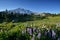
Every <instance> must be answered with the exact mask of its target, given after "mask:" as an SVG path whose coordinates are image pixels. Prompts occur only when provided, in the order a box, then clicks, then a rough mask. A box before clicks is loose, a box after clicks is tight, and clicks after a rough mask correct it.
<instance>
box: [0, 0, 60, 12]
mask: <svg viewBox="0 0 60 40" xmlns="http://www.w3.org/2000/svg"><path fill="white" fill-rule="evenodd" d="M16 8H24V9H27V10H31V11H33V12H50V13H60V0H0V11H2V10H5V9H8V10H12V9H16Z"/></svg>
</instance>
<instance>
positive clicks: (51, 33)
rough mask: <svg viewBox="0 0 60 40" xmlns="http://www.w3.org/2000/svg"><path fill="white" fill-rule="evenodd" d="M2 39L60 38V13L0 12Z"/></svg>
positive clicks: (33, 39)
mask: <svg viewBox="0 0 60 40" xmlns="http://www.w3.org/2000/svg"><path fill="white" fill-rule="evenodd" d="M44 14H45V13H44ZM0 40H60V14H49V13H47V14H46V15H40V14H39V15H35V14H33V13H32V14H29V15H28V14H16V13H15V14H14V13H9V12H8V11H7V10H6V12H0Z"/></svg>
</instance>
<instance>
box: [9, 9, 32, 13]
mask: <svg viewBox="0 0 60 40" xmlns="http://www.w3.org/2000/svg"><path fill="white" fill-rule="evenodd" d="M9 12H13V13H20V14H31V13H33V12H32V11H30V10H25V9H21V8H17V9H14V10H9Z"/></svg>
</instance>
